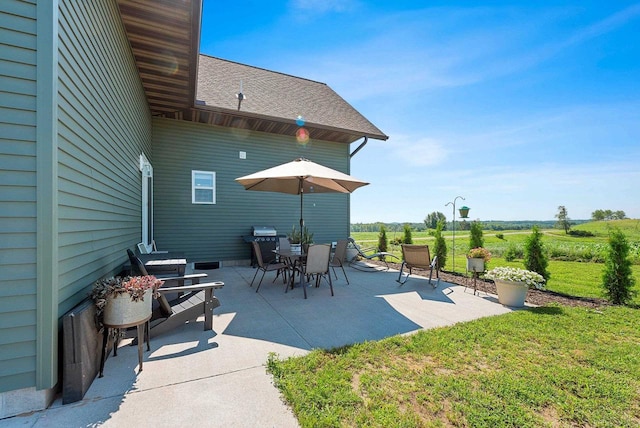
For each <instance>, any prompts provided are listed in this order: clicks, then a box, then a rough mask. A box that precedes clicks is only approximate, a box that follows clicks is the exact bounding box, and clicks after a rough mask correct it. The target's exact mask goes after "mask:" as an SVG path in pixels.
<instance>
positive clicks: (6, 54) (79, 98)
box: [0, 0, 152, 398]
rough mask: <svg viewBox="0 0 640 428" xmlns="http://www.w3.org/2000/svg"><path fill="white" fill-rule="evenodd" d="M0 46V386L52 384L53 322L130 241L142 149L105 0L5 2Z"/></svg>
mask: <svg viewBox="0 0 640 428" xmlns="http://www.w3.org/2000/svg"><path fill="white" fill-rule="evenodd" d="M0 52H2V54H1V56H0V270H1V271H2V273H3V274H2V276H0V393H2V392H7V391H12V390H16V389H22V388H29V387H36V388H37V389H45V388H51V387H53V386H54V385H55V383H56V382H57V381H58V373H57V370H58V362H57V359H58V343H57V342H58V332H59V319H60V317H61V316H62V315H63V314H64V313H66V312H67V311H68V310H69V309H71V308H72V307H73V306H75V305H76V304H77V303H79V302H80V301H81V300H83V299H84V298H86V296H87V294H88V292H89V290H90V287H91V284H92V283H93V282H94V281H95V280H96V279H98V278H100V277H102V276H105V275H108V274H113V273H116V272H118V271H119V270H120V269H121V266H122V264H123V263H124V262H125V259H126V253H125V249H126V248H133V246H134V245H135V244H136V243H137V242H139V241H140V238H141V230H140V229H141V227H140V226H141V201H140V196H141V195H140V182H141V174H140V171H139V170H138V158H139V156H140V154H141V153H145V154H146V155H147V157H149V158H151V154H152V153H151V117H150V114H149V108H148V105H147V102H146V98H145V94H144V90H143V88H142V84H141V82H140V78H139V75H138V71H137V68H136V65H135V62H134V59H133V55H132V53H131V48H130V45H129V42H128V40H127V38H126V34H125V31H124V28H123V25H122V22H121V19H120V14H119V11H118V6H117V3H116V1H115V0H104V1H97V2H85V1H74V0H55V1H51V2H36V1H35V0H33V1H17V0H4V1H2V2H1V5H0ZM36 81H37V82H38V84H37V85H36ZM36 124H37V126H36ZM0 398H1V397H0Z"/></svg>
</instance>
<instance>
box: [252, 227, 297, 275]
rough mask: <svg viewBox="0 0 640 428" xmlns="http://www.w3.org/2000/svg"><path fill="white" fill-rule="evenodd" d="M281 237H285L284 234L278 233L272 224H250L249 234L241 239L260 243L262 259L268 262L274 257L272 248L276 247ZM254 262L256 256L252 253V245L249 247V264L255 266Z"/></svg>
mask: <svg viewBox="0 0 640 428" xmlns="http://www.w3.org/2000/svg"><path fill="white" fill-rule="evenodd" d="M281 237H286V235H278V231H277V230H276V228H275V227H273V226H252V227H251V235H245V236H243V237H242V239H243V240H244V242H246V243H251V242H253V241H255V242H257V243H258V245H260V251H261V252H262V259H263V260H264V261H265V262H267V263H268V262H270V261H272V260H274V259H275V254H274V253H273V250H275V249H276V244H277V242H278V239H279V238H281ZM256 263H257V261H256V256H255V254H254V253H253V247H251V266H255V265H256Z"/></svg>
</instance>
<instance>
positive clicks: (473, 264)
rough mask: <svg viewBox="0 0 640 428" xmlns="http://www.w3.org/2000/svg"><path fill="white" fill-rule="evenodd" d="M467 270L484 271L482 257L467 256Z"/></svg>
mask: <svg viewBox="0 0 640 428" xmlns="http://www.w3.org/2000/svg"><path fill="white" fill-rule="evenodd" d="M467 271H469V272H484V259H483V258H482V257H469V258H467Z"/></svg>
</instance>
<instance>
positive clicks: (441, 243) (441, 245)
mask: <svg viewBox="0 0 640 428" xmlns="http://www.w3.org/2000/svg"><path fill="white" fill-rule="evenodd" d="M444 226H445V222H444V221H443V220H439V221H438V223H437V225H436V230H435V233H434V236H435V243H434V244H433V253H434V255H435V256H436V257H437V258H438V269H439V270H442V268H444V265H445V264H446V263H447V243H446V242H445V240H444V237H443V236H442V230H443V229H444Z"/></svg>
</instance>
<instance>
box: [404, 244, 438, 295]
mask: <svg viewBox="0 0 640 428" xmlns="http://www.w3.org/2000/svg"><path fill="white" fill-rule="evenodd" d="M405 266H406V267H408V268H409V273H408V274H407V276H406V277H405V278H404V281H403V280H402V272H403V270H404V268H405ZM414 268H417V269H425V270H429V284H431V286H432V287H433V288H436V287H437V286H438V285H437V284H438V282H440V275H439V273H438V258H437V257H434V258H433V260H432V259H431V256H430V254H429V246H428V245H412V244H402V266H401V267H400V274H399V275H398V279H397V280H396V281H397V282H399V283H400V285H402V284H404V283H405V282H407V280H408V279H409V276H410V275H411V273H412V270H413V269H414ZM434 269H435V271H436V277H437V278H438V281H437V282H436V285H433V282H431V277H432V275H433V270H434Z"/></svg>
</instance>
